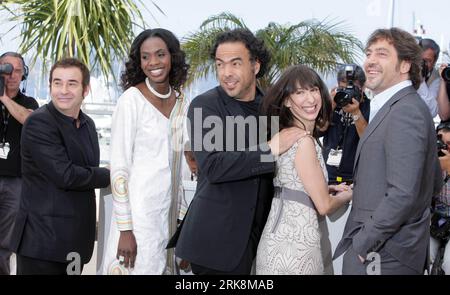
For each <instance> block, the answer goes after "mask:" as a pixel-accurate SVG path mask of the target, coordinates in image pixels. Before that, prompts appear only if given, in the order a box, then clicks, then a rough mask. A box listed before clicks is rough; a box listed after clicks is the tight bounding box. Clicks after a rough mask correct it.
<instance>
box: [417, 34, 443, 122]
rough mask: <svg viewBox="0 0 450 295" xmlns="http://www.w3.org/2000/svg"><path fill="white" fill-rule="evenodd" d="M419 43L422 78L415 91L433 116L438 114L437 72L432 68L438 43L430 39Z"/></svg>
mask: <svg viewBox="0 0 450 295" xmlns="http://www.w3.org/2000/svg"><path fill="white" fill-rule="evenodd" d="M419 45H420V47H421V48H422V60H423V63H422V78H423V81H422V83H421V84H420V87H419V89H417V93H418V94H419V95H420V97H421V98H422V99H423V101H424V102H425V103H426V104H427V106H428V109H429V110H430V113H431V116H432V117H433V118H434V117H436V115H437V114H438V103H437V97H438V91H439V83H440V79H439V73H438V71H437V70H436V69H435V68H434V66H435V65H436V61H437V59H438V57H439V51H440V48H439V45H437V44H436V42H434V41H433V40H432V39H421V40H419Z"/></svg>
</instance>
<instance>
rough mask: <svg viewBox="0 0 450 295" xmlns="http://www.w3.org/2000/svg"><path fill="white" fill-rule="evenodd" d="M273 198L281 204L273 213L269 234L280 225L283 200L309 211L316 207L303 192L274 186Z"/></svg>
mask: <svg viewBox="0 0 450 295" xmlns="http://www.w3.org/2000/svg"><path fill="white" fill-rule="evenodd" d="M274 198H279V199H280V201H281V202H280V205H279V206H278V210H277V212H276V213H275V222H274V224H273V227H272V230H271V233H274V232H275V230H276V228H277V227H278V224H279V223H280V220H281V213H282V211H283V200H286V201H294V202H298V203H301V204H303V205H305V206H307V207H309V208H311V209H314V210H316V207H315V206H314V203H313V202H312V201H311V198H310V197H309V196H308V195H307V194H306V193H305V192H303V191H297V190H293V189H289V188H286V187H279V186H276V187H275V195H274Z"/></svg>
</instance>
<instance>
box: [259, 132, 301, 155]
mask: <svg viewBox="0 0 450 295" xmlns="http://www.w3.org/2000/svg"><path fill="white" fill-rule="evenodd" d="M307 134H309V132H307V131H305V130H302V129H300V128H298V127H290V128H286V129H283V130H281V131H280V132H278V133H277V134H275V135H274V136H273V137H272V139H271V140H270V141H269V142H268V144H269V146H270V151H271V152H272V154H273V155H274V156H279V155H281V154H283V153H284V152H286V151H287V150H288V149H290V148H291V146H292V145H293V144H294V143H296V142H297V141H298V140H299V139H300V138H301V137H302V136H305V135H307Z"/></svg>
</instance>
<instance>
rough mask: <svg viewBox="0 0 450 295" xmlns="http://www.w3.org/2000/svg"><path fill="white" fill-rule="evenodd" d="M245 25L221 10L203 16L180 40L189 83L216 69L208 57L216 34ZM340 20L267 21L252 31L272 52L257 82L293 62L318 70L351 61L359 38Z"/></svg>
mask: <svg viewBox="0 0 450 295" xmlns="http://www.w3.org/2000/svg"><path fill="white" fill-rule="evenodd" d="M235 28H247V26H246V25H245V23H244V21H243V20H242V19H240V18H238V17H236V16H235V15H233V14H230V13H221V14H219V15H215V16H212V17H210V18H208V19H207V20H205V21H204V22H203V23H202V24H201V25H200V29H199V30H198V31H197V32H195V33H193V34H191V35H189V36H187V37H186V38H184V40H183V49H184V50H185V52H186V55H187V57H188V59H189V63H190V65H191V75H190V79H189V81H188V83H191V82H193V81H194V80H196V79H198V78H205V77H207V76H208V75H209V74H210V73H214V72H215V68H214V63H213V61H212V60H211V59H210V58H209V56H210V51H211V49H212V47H213V45H214V41H215V38H216V36H217V35H218V34H219V33H221V32H223V31H226V30H229V29H235ZM343 30H344V28H343V27H342V23H335V24H330V23H328V22H327V21H323V22H319V21H316V20H309V21H303V22H300V23H298V24H295V25H279V24H277V23H269V24H268V26H267V27H265V28H263V29H260V30H258V31H256V32H255V35H256V36H257V37H259V38H261V39H263V40H264V42H265V44H266V46H267V48H268V50H269V51H270V52H271V54H272V61H271V64H270V65H269V70H268V73H267V74H266V75H265V76H264V77H263V78H261V79H259V83H260V86H261V87H263V88H267V87H268V86H270V85H271V84H273V83H274V82H275V80H276V79H277V78H278V77H279V75H280V74H281V72H282V71H283V70H284V69H286V68H287V67H288V66H290V65H293V64H306V65H308V66H310V67H312V68H314V69H316V70H318V71H319V72H322V73H325V74H327V73H330V72H332V71H335V69H336V65H337V64H339V63H350V62H352V61H353V60H354V59H355V58H356V57H357V56H359V54H360V53H361V52H362V48H363V46H362V44H361V42H360V41H359V40H358V39H357V38H355V37H354V36H352V35H350V34H347V33H345V32H343Z"/></svg>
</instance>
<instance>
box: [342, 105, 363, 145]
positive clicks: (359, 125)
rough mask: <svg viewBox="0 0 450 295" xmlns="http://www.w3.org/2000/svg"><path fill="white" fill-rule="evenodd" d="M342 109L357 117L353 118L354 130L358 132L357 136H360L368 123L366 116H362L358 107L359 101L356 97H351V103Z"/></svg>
mask: <svg viewBox="0 0 450 295" xmlns="http://www.w3.org/2000/svg"><path fill="white" fill-rule="evenodd" d="M342 109H343V110H344V112H346V113H350V114H352V116H353V117H354V118H356V117H357V118H358V119H357V120H355V119H353V122H354V123H355V127H356V132H358V136H359V137H360V138H361V136H362V135H363V133H364V130H366V127H367V124H368V123H367V121H366V118H364V115H363V113H362V112H361V109H360V108H359V102H358V101H357V100H356V99H354V98H352V103H350V104H348V105H346V106H345V107H343V108H342Z"/></svg>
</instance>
